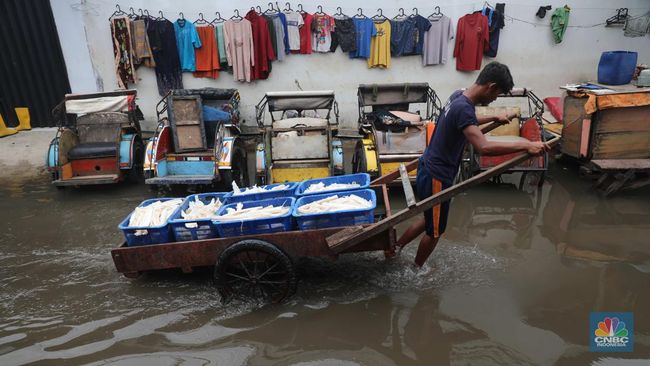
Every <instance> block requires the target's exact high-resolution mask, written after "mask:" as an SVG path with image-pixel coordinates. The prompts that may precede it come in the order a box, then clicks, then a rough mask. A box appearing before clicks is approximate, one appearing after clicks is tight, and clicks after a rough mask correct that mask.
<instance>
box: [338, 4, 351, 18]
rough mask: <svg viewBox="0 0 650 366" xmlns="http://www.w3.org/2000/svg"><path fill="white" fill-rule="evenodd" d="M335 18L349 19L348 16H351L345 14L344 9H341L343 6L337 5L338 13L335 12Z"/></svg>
mask: <svg viewBox="0 0 650 366" xmlns="http://www.w3.org/2000/svg"><path fill="white" fill-rule="evenodd" d="M334 18H338V19H347V18H349V16H347V15H345V14H343V11H342V10H341V7H340V6H337V7H336V13H335V14H334Z"/></svg>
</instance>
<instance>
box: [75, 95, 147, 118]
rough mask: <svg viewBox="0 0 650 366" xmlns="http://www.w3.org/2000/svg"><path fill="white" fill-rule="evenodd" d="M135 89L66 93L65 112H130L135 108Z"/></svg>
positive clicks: (81, 114) (80, 114)
mask: <svg viewBox="0 0 650 366" xmlns="http://www.w3.org/2000/svg"><path fill="white" fill-rule="evenodd" d="M135 95H136V91H135V90H125V91H121V92H106V93H93V94H66V96H65V113H69V114H76V115H77V116H83V115H85V114H89V113H100V112H128V111H130V110H132V109H133V106H132V104H133V102H134V101H135Z"/></svg>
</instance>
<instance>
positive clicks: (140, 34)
mask: <svg viewBox="0 0 650 366" xmlns="http://www.w3.org/2000/svg"><path fill="white" fill-rule="evenodd" d="M131 44H132V49H133V57H132V60H133V64H134V65H135V66H136V67H137V66H139V65H144V66H147V67H154V66H156V63H155V62H154V60H153V53H152V52H151V46H150V45H149V37H147V24H146V21H145V20H144V19H140V18H138V19H135V20H131Z"/></svg>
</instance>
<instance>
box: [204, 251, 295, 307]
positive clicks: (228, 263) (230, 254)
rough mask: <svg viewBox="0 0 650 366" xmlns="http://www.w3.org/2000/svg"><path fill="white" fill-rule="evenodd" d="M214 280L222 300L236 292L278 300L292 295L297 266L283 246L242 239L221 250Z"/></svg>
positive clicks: (266, 299)
mask: <svg viewBox="0 0 650 366" xmlns="http://www.w3.org/2000/svg"><path fill="white" fill-rule="evenodd" d="M214 282H215V285H216V287H217V290H218V291H219V294H220V295H221V297H222V299H223V301H228V300H230V299H231V298H232V297H234V296H238V297H239V296H243V297H248V298H256V299H262V300H263V301H264V302H266V303H279V302H281V301H282V300H284V299H286V298H287V297H289V296H291V295H293V294H294V293H295V291H296V286H297V283H298V280H297V276H296V270H295V266H294V264H293V261H292V260H291V258H289V257H288V256H287V255H286V254H285V253H284V252H283V251H282V250H280V248H278V247H276V246H275V245H273V244H270V243H267V242H265V241H262V240H255V239H249V240H242V241H240V242H238V243H235V244H233V245H231V246H229V247H228V248H226V250H224V251H223V253H221V255H220V256H219V259H218V260H217V264H216V266H215V269H214Z"/></svg>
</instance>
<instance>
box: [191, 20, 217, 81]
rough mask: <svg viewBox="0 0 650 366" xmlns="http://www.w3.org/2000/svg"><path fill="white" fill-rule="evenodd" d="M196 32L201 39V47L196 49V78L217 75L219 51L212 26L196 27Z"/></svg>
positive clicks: (213, 77)
mask: <svg viewBox="0 0 650 366" xmlns="http://www.w3.org/2000/svg"><path fill="white" fill-rule="evenodd" d="M196 32H197V33H198V35H199V39H200V40H201V48H198V49H196V52H195V56H196V71H195V72H194V77H196V78H212V79H216V78H218V77H219V68H220V66H219V52H218V47H217V36H216V32H215V29H214V27H213V26H211V25H208V26H201V27H196Z"/></svg>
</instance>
